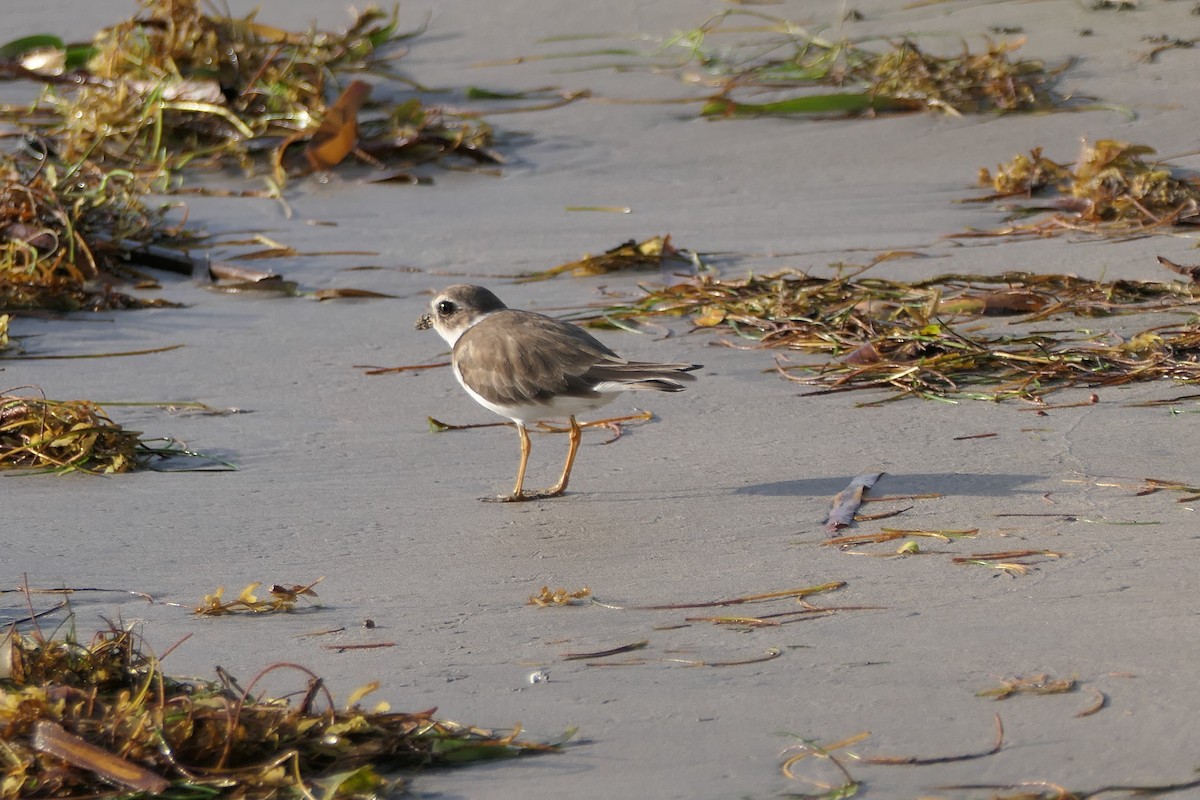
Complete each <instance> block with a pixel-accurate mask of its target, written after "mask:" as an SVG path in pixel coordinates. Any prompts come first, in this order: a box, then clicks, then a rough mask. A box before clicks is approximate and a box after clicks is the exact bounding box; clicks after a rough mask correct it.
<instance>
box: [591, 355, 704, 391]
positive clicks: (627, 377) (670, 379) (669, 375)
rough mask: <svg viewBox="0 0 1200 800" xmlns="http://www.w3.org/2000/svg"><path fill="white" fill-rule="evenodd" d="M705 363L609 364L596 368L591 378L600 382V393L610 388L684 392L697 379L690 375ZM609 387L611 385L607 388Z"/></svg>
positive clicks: (593, 369)
mask: <svg viewBox="0 0 1200 800" xmlns="http://www.w3.org/2000/svg"><path fill="white" fill-rule="evenodd" d="M702 366H704V365H703V364H659V363H655V362H650V361H628V362H626V363H624V364H605V365H603V366H596V367H593V368H592V370H591V371H590V372H589V375H590V377H592V378H595V379H596V380H597V381H598V385H597V386H596V390H597V391H605V390H606V389H613V390H626V389H632V390H634V391H639V390H642V391H653V392H682V391H683V390H684V388H686V387H684V385H683V384H684V383H685V382H689V383H690V382H691V381H694V380H696V376H695V375H691V374H689V373H691V372H693V371H695V370H698V369H700V368H701V367H702ZM605 384H608V386H605Z"/></svg>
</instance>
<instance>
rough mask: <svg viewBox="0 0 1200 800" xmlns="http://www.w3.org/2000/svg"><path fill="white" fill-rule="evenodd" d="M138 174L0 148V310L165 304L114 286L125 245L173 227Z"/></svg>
mask: <svg viewBox="0 0 1200 800" xmlns="http://www.w3.org/2000/svg"><path fill="white" fill-rule="evenodd" d="M147 191H148V186H147V184H146V182H145V179H144V178H139V177H138V176H136V175H134V174H133V173H131V172H128V171H105V170H103V169H101V168H100V167H98V166H97V165H96V164H95V163H93V162H91V161H88V160H83V161H80V162H78V163H76V164H74V165H68V164H66V163H64V162H62V161H59V160H58V159H55V158H52V157H50V156H49V155H47V154H45V153H42V155H41V157H36V156H35V155H34V154H33V153H29V152H27V153H25V154H21V155H16V154H0V310H8V311H13V310H24V309H34V308H38V309H49V310H54V311H76V310H85V309H86V310H105V309H113V308H131V307H142V306H162V305H169V303H166V302H165V301H162V300H154V299H142V298H135V297H131V296H129V295H127V294H122V293H120V292H117V291H115V290H113V288H112V286H111V284H112V282H113V281H116V280H118V276H120V275H123V274H128V271H127V265H126V264H127V259H128V257H129V255H130V253H131V252H133V251H134V250H136V249H137V248H138V247H140V246H141V245H144V244H146V243H148V242H150V241H152V240H157V239H170V238H172V236H174V235H175V234H176V231H174V230H173V229H172V228H170V226H169V225H168V224H167V222H166V220H165V218H164V215H165V212H166V209H165V208H157V209H152V208H149V207H148V206H147V205H146V204H145V203H144V197H145V194H146V192H147Z"/></svg>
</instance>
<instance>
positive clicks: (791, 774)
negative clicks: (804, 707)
mask: <svg viewBox="0 0 1200 800" xmlns="http://www.w3.org/2000/svg"><path fill="white" fill-rule="evenodd" d="M870 735H871V733H870V731H863V732H862V733H857V734H855V735H853V736H848V737H846V738H845V739H841V740H839V741H837V742H834V743H833V744H829V745H819V744H817V742H816V741H815V740H811V739H802V738H800V737H796V738H798V739H800V744H798V745H792V746H791V747H789V748H787V749H786V750H784V752H783V755H784V756H786V758H785V760H784V762H783V764H782V765H781V766H780V769H781V771H782V772H783V774H784V776H785V777H787V778H789V779H791V780H803V781H805V782H807V783H809V784H812V785H813V786H815V787H817V788H818V789H820V790H821V793H820V794H812V793H806V794H789V795H787V796H788V797H793V798H804V799H805V800H838V799H839V798H847V797H852V796H854V795H855V794H856V793H857V791H858V788H859V786H860V783H859V782H858V781H857V780H856V779H855V778H854V777H853V776H852V775H851V774H850V772H849V770H848V769H846V767H845V766H844V765H843V764H842V762H841V761H839V760H838V759H837V758H836V757H835V756H834V755H833V751H834V750H841V749H844V748H846V747H850V746H851V745H855V744H858V743H859V742H863V741H865V740H866V739H867V738H868V737H870ZM1003 748H1004V723H1003V722H1002V721H1001V719H1000V715H999V714H997V715H996V741H995V743H994V744H993V745H992V746H991V747H989V748H988V749H987V750H980V751H978V752H974V753H959V754H954V755H948V756H861V755H858V754H854V753H848V754H847V755H846V759H847V760H850V761H854V762H856V763H861V764H869V765H872V766H888V767H924V766H931V765H934V764H952V763H957V762H962V761H975V760H977V759H980V758H987V757H988V756H993V755H995V754H996V753H999V752H1000V751H1001V750H1002V749H1003ZM808 758H816V759H821V760H824V761H828V762H829V763H831V764H832V765H833V766H834V767H835V768H836V769H837V773H838V775H839V776H840V778H841V780H840V782H839V783H828V782H823V781H818V780H816V779H814V778H812V777H801V776H800V775H798V774H797V772H796V766H797V765H798V764H799V763H800V762H802V761H804V760H805V759H808Z"/></svg>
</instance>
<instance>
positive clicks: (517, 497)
mask: <svg viewBox="0 0 1200 800" xmlns="http://www.w3.org/2000/svg"><path fill="white" fill-rule="evenodd" d="M565 493H566V490H565V489H559V488H551V489H543V490H542V491H540V492H521V493H520V494H502V495H496V496H493V497H481V498H479V499H480V500H481V501H483V502H484V503H524V502H526V501H528V500H549V499H550V498H551V497H562V496H563V495H564V494H565Z"/></svg>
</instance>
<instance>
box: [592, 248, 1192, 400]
mask: <svg viewBox="0 0 1200 800" xmlns="http://www.w3.org/2000/svg"><path fill="white" fill-rule="evenodd" d="M644 291H645V294H644V296H643V297H642V298H641V299H640V300H637V301H636V302H632V303H628V304H623V305H611V306H609V307H607V308H605V309H604V310H603V311H602V313H601V315H600V316H599V317H596V318H592V319H591V323H592V324H594V325H607V324H618V325H620V324H623V323H626V322H628V321H632V320H643V319H647V318H653V317H668V318H678V317H682V318H686V319H688V320H689V321H690V322H691V323H692V324H693V325H694V326H696V328H700V329H712V330H720V331H724V332H727V333H730V334H733V336H734V337H735V338H732V339H728V340H724V343H725V344H728V345H729V346H732V347H741V348H746V349H765V348H773V349H781V350H786V351H794V352H799V353H804V354H811V355H819V356H825V357H826V358H827V359H829V360H826V361H825V362H823V363H813V362H812V361H811V359H810V360H808V361H806V362H804V363H798V362H795V361H793V360H791V359H788V358H785V357H782V356H781V357H780V358H779V359H778V366H777V371H778V373H779V374H780V375H781V376H783V377H785V378H787V379H789V380H793V381H796V382H799V383H804V384H809V385H815V386H818V387H821V388H820V389H817V390H815V391H813V392H810V394H829V393H834V392H845V391H853V390H860V389H886V390H890V391H891V392H893V394H892V395H891V397H889V398H887V399H893V398H895V397H905V396H914V397H924V398H938V399H954V398H959V397H963V398H975V399H986V400H1003V399H1009V398H1021V399H1024V400H1029V401H1035V402H1041V401H1042V398H1044V397H1045V396H1046V395H1047V394H1050V393H1052V392H1054V391H1057V390H1060V389H1065V388H1069V387H1077V386H1086V387H1099V386H1116V385H1120V384H1126V383H1133V382H1140V381H1148V380H1158V379H1169V380H1174V381H1180V382H1195V381H1197V380H1200V325H1198V324H1197V323H1196V322H1195V320H1194V319H1192V320H1190V321H1184V322H1178V323H1174V324H1165V325H1158V326H1155V327H1151V328H1145V329H1142V330H1140V331H1135V332H1133V333H1131V334H1128V335H1124V336H1122V335H1119V334H1118V333H1116V332H1114V331H1111V330H1105V331H1090V330H1087V329H1081V328H1077V327H1076V326H1074V325H1072V326H1071V327H1070V328H1069V329H1067V330H1051V329H1044V328H1042V329H1038V328H1034V327H1033V326H1032V324H1033V323H1037V322H1045V321H1047V320H1051V319H1056V318H1063V317H1066V318H1095V317H1111V316H1113V315H1117V314H1130V313H1134V312H1163V311H1176V312H1181V313H1183V312H1187V313H1192V312H1194V310H1195V307H1196V302H1197V290H1196V286H1195V284H1193V283H1190V282H1189V283H1179V282H1171V283H1164V282H1157V281H1126V280H1117V281H1099V280H1092V279H1088V278H1079V277H1074V276H1068V275H1038V274H1034V273H1026V272H1010V273H1004V274H1001V275H996V276H981V275H957V274H948V275H939V276H936V277H933V278H929V279H926V280H920V281H914V282H911V283H904V282H899V281H891V280H886V279H880V278H867V277H862V276H861V271H859V272H858V273H855V274H852V275H844V276H840V277H835V278H819V277H814V276H811V275H808V274H805V273H802V272H796V271H783V272H779V273H775V274H772V275H766V276H753V275H752V276H750V277H748V278H744V279H740V280H729V281H727V280H722V279H720V278H714V277H711V276H707V275H700V276H697V277H696V278H694V279H692V280H690V281H688V282H684V283H677V284H675V285H672V286H667V287H662V288H653V289H646V290H644ZM1001 317H1007V318H1010V319H1009V320H1008V325H1006V326H1005V327H1006V329H1007V331H1011V332H1006V331H997V330H996V328H997V322H996V320H997V319H998V318H1001ZM1018 326H1020V327H1018ZM880 402H882V401H880Z"/></svg>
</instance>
